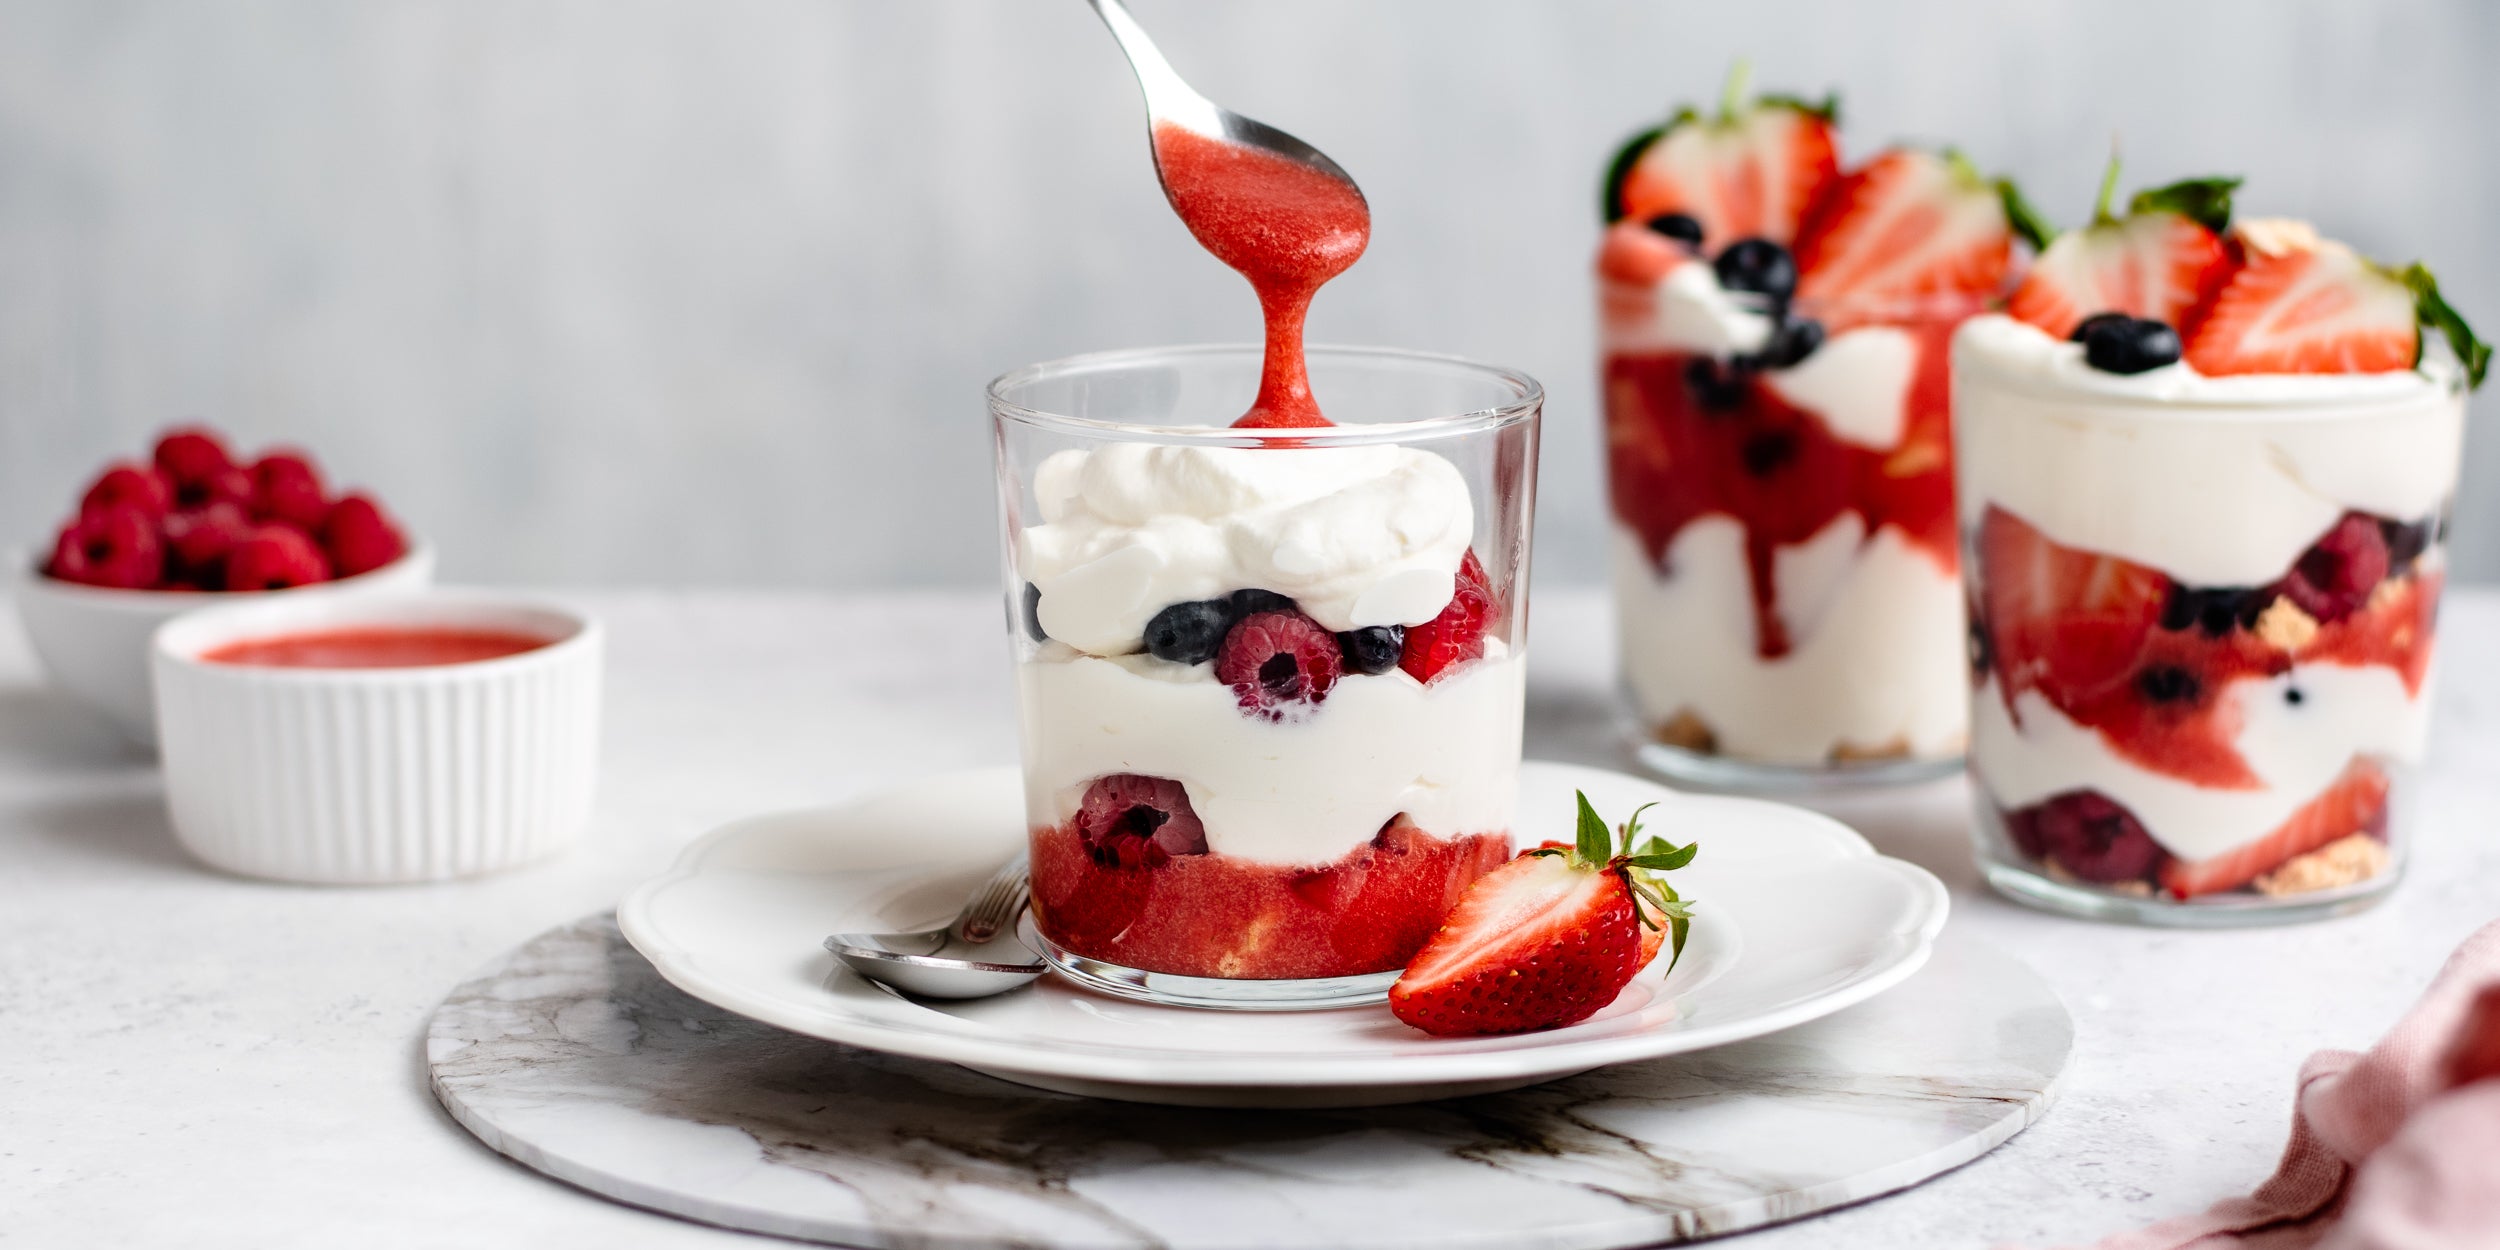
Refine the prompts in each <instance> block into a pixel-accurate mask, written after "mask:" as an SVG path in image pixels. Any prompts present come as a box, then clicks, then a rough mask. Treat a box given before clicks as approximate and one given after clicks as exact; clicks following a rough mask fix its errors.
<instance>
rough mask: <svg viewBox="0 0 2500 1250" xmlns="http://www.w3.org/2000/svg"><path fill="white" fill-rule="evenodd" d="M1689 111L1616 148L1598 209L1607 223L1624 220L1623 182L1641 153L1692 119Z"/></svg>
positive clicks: (1630, 173) (1643, 132)
mask: <svg viewBox="0 0 2500 1250" xmlns="http://www.w3.org/2000/svg"><path fill="white" fill-rule="evenodd" d="M1689 112H1690V110H1687V113H1686V114H1679V115H1677V117H1676V120H1675V122H1671V123H1669V124H1668V125H1665V126H1652V127H1650V128H1649V129H1647V130H1644V131H1642V132H1640V133H1639V134H1636V135H1634V136H1632V137H1631V138H1629V139H1626V140H1624V143H1623V146H1622V147H1620V148H1617V149H1615V159H1614V160H1613V161H1612V162H1610V163H1609V164H1608V165H1607V166H1606V191H1605V198H1604V200H1603V201H1602V202H1601V203H1599V205H1598V211H1599V212H1601V213H1603V214H1604V215H1605V217H1606V224H1607V225H1610V226H1611V225H1613V224H1614V223H1616V222H1618V221H1621V220H1623V183H1624V180H1625V179H1627V178H1630V177H1631V176H1632V167H1633V166H1634V165H1637V164H1639V163H1640V159H1641V153H1643V152H1646V151H1648V150H1649V145H1650V144H1653V143H1656V142H1657V141H1659V140H1660V139H1663V138H1665V137H1666V135H1667V131H1668V130H1670V129H1672V128H1673V127H1674V126H1675V125H1676V124H1678V123H1681V122H1684V121H1687V120H1690V118H1689V116H1688V115H1687V114H1689Z"/></svg>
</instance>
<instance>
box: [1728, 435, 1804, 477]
mask: <svg viewBox="0 0 2500 1250" xmlns="http://www.w3.org/2000/svg"><path fill="white" fill-rule="evenodd" d="M1736 455H1737V458H1738V459H1741V460H1743V461H1744V462H1745V471H1746V472H1747V473H1751V474H1753V475H1754V476H1755V477H1769V476H1771V475H1772V474H1773V473H1776V472H1778V471H1779V469H1780V467H1781V466H1782V465H1785V464H1787V463H1788V462H1789V461H1791V460H1794V459H1796V458H1797V436H1796V435H1795V434H1794V433H1792V432H1790V431H1788V430H1762V431H1758V432H1756V433H1753V434H1748V435H1746V436H1745V441H1744V443H1743V444H1741V445H1740V446H1738V447H1737V449H1736Z"/></svg>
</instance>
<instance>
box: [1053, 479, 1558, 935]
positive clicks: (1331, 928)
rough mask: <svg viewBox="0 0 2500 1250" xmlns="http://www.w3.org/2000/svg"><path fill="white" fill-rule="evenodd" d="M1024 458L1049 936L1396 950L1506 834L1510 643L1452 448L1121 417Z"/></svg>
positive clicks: (1516, 695)
mask: <svg viewBox="0 0 2500 1250" xmlns="http://www.w3.org/2000/svg"><path fill="white" fill-rule="evenodd" d="M1033 487H1034V497H1035V499H1036V500H1037V502H1038V506H1039V508H1040V511H1041V517H1040V518H1039V523H1038V524H1034V525H1031V526H1029V527H1027V528H1025V529H1024V530H1022V531H1021V533H1020V534H1019V535H1018V538H1017V544H1016V566H1017V568H1018V570H1019V571H1020V572H1021V573H1022V575H1023V576H1024V578H1025V579H1026V580H1027V583H1028V589H1026V590H1025V592H1024V594H1023V602H1022V604H1021V605H1020V610H1021V612H1022V614H1023V618H1024V620H1023V624H1024V637H1025V642H1024V643H1023V645H1022V647H1021V648H1020V655H1019V660H1018V664H1017V682H1018V694H1019V700H1018V702H1019V705H1020V708H1021V712H1022V729H1023V744H1024V756H1025V783H1026V800H1027V808H1028V813H1029V816H1030V819H1031V821H1032V824H1033V901H1034V917H1035V921H1036V924H1037V925H1038V926H1039V927H1040V930H1041V932H1042V934H1043V936H1045V937H1046V938H1048V939H1049V940H1050V941H1052V942H1053V943H1056V944H1057V945H1058V946H1060V947H1061V948H1062V949H1065V950H1068V951H1071V952H1074V953H1075V954H1078V955H1082V956H1085V957H1087V958H1091V959H1096V960H1101V961H1105V962H1108V963H1112V964H1116V965H1119V966H1122V967H1126V968H1131V969H1137V970H1142V971H1147V972H1161V973H1175V974H1181V975H1188V976H1201V977H1221V978H1231V979H1262V980H1273V979H1304V978H1322V977H1339V976H1353V975H1360V974H1365V973H1375V972H1384V971H1388V970H1391V969H1395V968H1398V967H1401V966H1403V965H1404V964H1405V962H1406V960H1407V959H1408V958H1410V957H1411V956H1412V955H1413V954H1414V952H1415V951H1416V950H1417V949H1418V948H1420V946H1421V945H1422V943H1423V941H1424V939H1425V938H1426V937H1428V936H1430V934H1431V932H1432V930H1433V928H1434V927H1435V926H1436V925H1438V924H1439V922H1440V919H1441V917H1442V916H1443V915H1444V914H1445V913H1446V912H1447V911H1448V908H1449V906H1450V904H1451V903H1452V902H1453V901H1454V900H1455V898H1456V895H1457V893H1458V892H1459V891H1461V890H1463V889H1464V888H1465V887H1466V886H1467V885H1468V884H1469V883H1471V882H1473V881H1474V880H1475V879H1476V878H1477V877H1478V876H1481V875H1482V874H1483V873H1484V872H1486V871H1488V870H1489V869H1490V868H1492V867H1493V866H1494V865H1496V864H1498V863H1500V862H1501V861H1502V860H1504V859H1505V858H1507V857H1508V855H1509V853H1510V834H1509V829H1510V822H1511V806H1512V803H1513V800H1514V796H1515V790H1516V786H1517V772H1518V762H1519V746H1520V732H1521V719H1522V706H1523V699H1524V689H1525V683H1524V668H1523V664H1522V660H1521V658H1520V657H1519V656H1518V655H1516V654H1514V653H1513V652H1512V650H1511V648H1510V645H1509V642H1508V640H1507V638H1506V636H1505V635H1506V634H1507V633H1508V630H1509V624H1508V622H1509V620H1510V614H1509V613H1508V612H1507V610H1506V609H1505V608H1504V606H1503V604H1504V600H1505V599H1506V596H1505V595H1504V594H1503V593H1501V590H1500V589H1499V588H1497V587H1496V586H1494V585H1493V584H1492V580H1491V578H1490V577H1489V576H1488V574H1487V572H1486V570H1485V567H1484V565H1483V563H1482V562H1481V561H1480V560H1479V559H1478V558H1477V556H1476V554H1475V553H1474V552H1473V551H1472V550H1471V549H1470V546H1469V544H1470V538H1471V535H1472V534H1473V532H1474V510H1473V507H1472V504H1471V501H1470V498H1469V493H1468V488H1467V483H1466V481H1465V479H1464V477H1463V476H1462V475H1461V474H1460V473H1459V471H1458V470H1457V469H1456V468H1455V467H1454V466H1453V465H1452V464H1451V463H1450V462H1449V461H1448V460H1446V459H1443V458H1442V457H1440V456H1438V455H1435V454H1433V453H1431V452H1427V451H1422V450H1417V449H1413V448H1406V447H1398V446H1385V445H1384V446H1355V447H1258V448H1227V447H1206V446H1173V445H1149V444H1142V443H1136V444H1132V443H1115V444H1109V445H1106V446H1103V447H1101V448H1099V449H1096V450H1092V451H1067V452H1061V453H1059V454H1057V455H1054V456H1052V457H1051V458H1050V459H1048V460H1046V461H1044V462H1043V464H1042V465H1041V466H1040V467H1039V469H1038V470H1037V471H1036V473H1035V477H1034V483H1033Z"/></svg>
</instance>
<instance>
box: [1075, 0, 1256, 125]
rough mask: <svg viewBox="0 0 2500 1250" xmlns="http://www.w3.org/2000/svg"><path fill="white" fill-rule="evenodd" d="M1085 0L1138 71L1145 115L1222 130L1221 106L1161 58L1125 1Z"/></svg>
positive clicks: (1130, 64)
mask: <svg viewBox="0 0 2500 1250" xmlns="http://www.w3.org/2000/svg"><path fill="white" fill-rule="evenodd" d="M1086 2H1087V3H1088V4H1091V5H1093V6H1094V13H1095V15H1096V16H1098V17H1100V18H1101V19H1102V24H1103V25H1105V26H1108V27H1110V28H1111V37H1112V38H1113V39H1114V40H1117V41H1118V42H1119V45H1120V51H1121V52H1122V53H1123V54H1125V55H1126V56H1127V57H1128V65H1129V68H1130V69H1131V70H1133V71H1135V72H1136V74H1137V87H1138V89H1139V90H1140V91H1143V92H1145V94H1146V115H1147V116H1148V117H1152V118H1162V117H1168V118H1170V119H1171V120H1173V121H1177V122H1180V123H1181V124H1182V125H1184V126H1187V127H1189V128H1190V129H1192V130H1199V131H1203V132H1206V133H1209V134H1216V133H1221V131H1222V129H1223V120H1222V117H1221V110H1218V109H1217V108H1216V107H1215V106H1214V105H1213V104H1210V103H1208V102H1207V98H1206V97H1205V96H1202V95H1199V94H1198V93H1197V91H1195V90H1194V89H1192V88H1191V87H1190V85H1189V84H1188V82H1186V81H1184V80H1183V79H1182V78H1181V76H1180V71H1178V70H1175V69H1173V68H1172V63H1171V62H1170V61H1167V60H1165V59H1163V50H1162V49H1160V48H1157V47H1156V46H1155V41H1154V40H1153V39H1151V38H1148V37H1147V35H1146V28H1145V27H1143V26H1140V25H1138V24H1137V19H1136V18H1134V17H1131V16H1129V11H1128V6H1127V5H1124V4H1122V3H1120V0H1086Z"/></svg>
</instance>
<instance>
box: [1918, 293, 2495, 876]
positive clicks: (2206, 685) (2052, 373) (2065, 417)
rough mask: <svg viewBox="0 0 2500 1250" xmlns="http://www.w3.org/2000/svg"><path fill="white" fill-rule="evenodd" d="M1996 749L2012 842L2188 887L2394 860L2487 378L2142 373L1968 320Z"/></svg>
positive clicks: (1985, 780)
mask: <svg viewBox="0 0 2500 1250" xmlns="http://www.w3.org/2000/svg"><path fill="white" fill-rule="evenodd" d="M1954 350H1955V371H1956V388H1957V395H1956V399H1957V403H1958V404H1959V412H1958V413H1957V421H1958V422H1959V427H1960V428H1959V433H1958V444H1959V446H1958V450H1959V462H1960V465H1961V473H1962V486H1961V507H1960V511H1961V515H1962V523H1963V526H1964V532H1965V535H1966V539H1967V542H1968V544H1969V551H1968V553H1967V554H1968V560H1969V563H1968V568H1969V570H1970V590H1971V609H1970V610H1971V620H1972V628H1971V634H1970V658H1971V671H1972V676H1973V681H1974V684H1975V687H1976V697H1975V699H1974V701H1973V708H1972V752H1971V766H1972V770H1973V772H1974V774H1975V775H1976V779H1977V780H1978V782H1979V785H1980V789H1981V791H1982V794H1983V796H1984V797H1983V802H1982V813H1983V818H1984V820H1983V823H1984V824H1986V825H1987V826H1989V834H1990V836H1991V837H1993V838H1994V839H1995V840H1996V843H1995V845H1994V847H1993V848H1991V853H1992V854H1995V855H1997V856H1999V857H2001V858H2004V859H2007V860H2010V861H2012V862H2016V863H2022V864H2026V865H2028V866H2030V867H2031V868H2033V869H2034V870H2035V871H2038V872H2040V873H2042V874H2043V875H2046V876H2048V877H2051V878H2053V879H2057V880H2062V881H2065V882H2067V883H2069V884H2087V885H2091V886H2097V887H2100V888H2103V889H2106V890H2109V891H2112V892H2117V893H2126V894H2134V895H2138V896H2147V897H2150V896H2158V897H2164V898H2169V899H2173V900H2188V899H2197V898H2204V897H2208V896H2223V895H2231V894H2241V895H2247V894H2262V895H2275V896H2291V895H2302V894H2314V893H2316V892H2319V891H2327V890H2333V889H2339V888H2344V887H2355V886H2360V885H2362V884H2363V883H2365V882H2368V881H2370V880H2372V879H2374V878H2378V877H2381V876H2382V875H2383V874H2385V873H2387V872H2388V871H2389V870H2390V868H2391V866H2392V865H2393V863H2394V862H2395V856H2396V855H2398V854H2400V853H2401V843H2400V842H2399V841H2398V840H2397V839H2398V837H2399V835H2400V832H2401V826H2402V820H2401V815H2402V811H2403V805H2404V803H2405V801H2406V795H2405V786H2406V782H2407V779H2408V777H2409V776H2410V774H2411V771H2412V769H2413V767H2414V766H2415V765H2416V764H2417V763H2418V761H2419V760H2420V757H2421V753H2422V749H2423V741H2424V737H2425V734H2426V731H2427V728H2428V723H2429V702H2428V687H2427V677H2428V674H2429V668H2430V662H2431V654H2432V647H2433V644H2434V641H2435V633H2434V631H2435V623H2436V619H2437V610H2438V601H2439V592H2440V587H2441V583H2442V580H2443V577H2442V572H2443V569H2444V566H2445V561H2446V543H2445V527H2446V522H2445V517H2446V515H2447V509H2448V506H2449V502H2450V499H2451V496H2452V494H2453V492H2454V489H2455V482H2456V476H2457V469H2458V458H2459V452H2460V446H2461V441H2462V433H2463V388H2462V386H2461V385H2460V384H2459V379H2458V378H2457V377H2455V376H2453V372H2452V371H2451V370H2449V369H2447V368H2445V367H2444V366H2442V365H2441V364H2439V363H2438V362H2436V361H2434V362H2430V363H2426V364H2425V365H2423V366H2422V367H2421V368H2418V369H2400V370H2392V371H2384V372H2375V373H2355V374H2327V373H2320V374H2241V375H2230V376H2214V377H2208V376H2204V375H2201V374H2198V373H2197V372H2196V371H2195V370H2194V369H2193V368H2192V367H2191V366H2190V365H2188V364H2186V363H2175V355H2176V353H2175V350H2174V352H2173V356H2174V363H2170V364H2167V365H2162V366H2159V367H2155V368H2151V369H2146V370H2142V371H2138V372H2134V373H2127V374H2117V373H2111V372H2108V371H2106V370H2103V369H2097V368H2093V367H2091V366H2089V365H2087V364H2086V362H2085V359H2084V354H2085V351H2086V348H2085V347H2084V346H2083V345H2082V344H2081V343H2079V342H2068V341H2063V340H2060V339H2057V338H2053V337H2051V336H2050V335H2048V334H2046V333H2044V332H2042V331H2040V330H2037V329H2034V328H2033V327H2031V326H2028V325H2025V324H2023V323H2020V322H2016V321H2013V320H2011V319H2009V318H2005V317H1996V316H1991V317H1984V318H1980V319H1977V320H1974V321H1972V322H1971V323H1970V324H1969V325H1968V326H1966V327H1965V328H1964V330H1963V331H1962V333H1961V335H1960V336H1959V337H1958V338H1957V340H1956V343H1955V348H1954Z"/></svg>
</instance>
